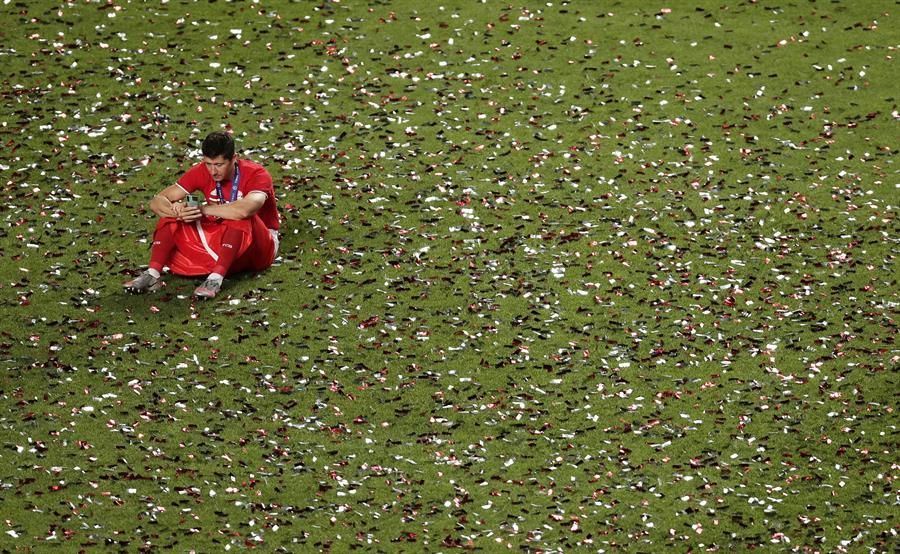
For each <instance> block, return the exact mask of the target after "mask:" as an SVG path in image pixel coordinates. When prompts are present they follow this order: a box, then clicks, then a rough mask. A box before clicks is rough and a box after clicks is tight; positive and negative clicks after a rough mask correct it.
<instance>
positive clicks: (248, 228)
mask: <svg viewBox="0 0 900 554" xmlns="http://www.w3.org/2000/svg"><path fill="white" fill-rule="evenodd" d="M163 225H174V226H175V229H173V231H174V235H175V251H174V253H173V254H172V257H171V259H170V260H169V263H168V266H169V270H170V271H171V272H172V273H175V274H176V275H188V276H193V275H207V274H209V273H211V272H212V270H213V267H215V265H216V261H218V259H219V256H218V254H217V252H219V251H220V250H221V248H222V235H224V234H225V229H227V228H229V227H232V228H237V229H240V230H241V231H243V232H244V239H243V241H242V242H241V245H240V248H239V249H238V254H237V257H236V258H235V260H234V263H233V264H232V265H231V268H230V269H229V270H228V273H229V274H233V273H239V272H241V271H261V270H263V269H266V268H268V267H269V266H271V265H272V262H273V261H275V256H276V255H277V254H278V234H277V233H276V232H275V231H272V230H270V229H269V228H268V227H266V226H265V224H264V223H263V222H262V220H261V219H260V218H259V216H256V215H254V216H253V217H251V218H250V219H243V220H237V221H236V220H231V219H224V220H216V219H212V218H202V219H200V220H198V221H195V222H193V223H183V222H180V221H178V220H176V219H173V218H168V217H164V218H161V219H160V220H159V222H158V223H157V225H156V228H157V229H159V228H160V227H161V226H163Z"/></svg>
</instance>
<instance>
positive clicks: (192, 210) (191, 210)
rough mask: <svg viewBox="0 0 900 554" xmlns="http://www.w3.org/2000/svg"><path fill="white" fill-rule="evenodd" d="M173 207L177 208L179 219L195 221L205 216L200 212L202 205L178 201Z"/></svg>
mask: <svg viewBox="0 0 900 554" xmlns="http://www.w3.org/2000/svg"><path fill="white" fill-rule="evenodd" d="M172 207H173V209H174V210H175V215H176V219H178V221H184V222H185V223H193V222H194V221H197V220H198V219H200V218H201V217H202V216H203V214H202V213H201V212H200V206H188V205H186V204H184V203H183V202H176V203H175V204H173V205H172Z"/></svg>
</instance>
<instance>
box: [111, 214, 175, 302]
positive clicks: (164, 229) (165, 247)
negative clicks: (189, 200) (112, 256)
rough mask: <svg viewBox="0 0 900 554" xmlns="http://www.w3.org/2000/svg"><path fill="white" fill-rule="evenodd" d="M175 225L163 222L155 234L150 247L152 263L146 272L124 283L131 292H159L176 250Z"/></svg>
mask: <svg viewBox="0 0 900 554" xmlns="http://www.w3.org/2000/svg"><path fill="white" fill-rule="evenodd" d="M175 225H176V224H175V223H174V222H171V221H163V220H161V221H160V222H159V224H158V225H157V227H156V231H154V233H153V244H152V246H151V247H150V263H149V264H148V267H147V269H146V270H144V271H143V272H142V273H141V274H140V275H138V276H137V277H135V278H134V279H132V280H130V281H127V282H125V283H123V286H124V287H125V289H127V290H128V291H129V292H134V293H142V292H151V291H154V290H157V289H158V288H159V287H160V286H162V283H161V282H160V280H159V278H160V275H161V274H162V269H163V267H165V266H166V263H167V262H168V260H169V258H170V257H171V255H172V251H173V250H174V248H175Z"/></svg>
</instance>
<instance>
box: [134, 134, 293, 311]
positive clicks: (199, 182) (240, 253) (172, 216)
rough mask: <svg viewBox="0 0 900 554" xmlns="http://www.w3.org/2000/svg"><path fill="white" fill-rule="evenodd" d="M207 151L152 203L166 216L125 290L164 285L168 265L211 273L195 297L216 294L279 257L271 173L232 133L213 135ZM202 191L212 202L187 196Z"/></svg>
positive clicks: (175, 270) (184, 270) (190, 272)
mask: <svg viewBox="0 0 900 554" xmlns="http://www.w3.org/2000/svg"><path fill="white" fill-rule="evenodd" d="M201 150H202V153H203V161H202V162H201V163H198V164H197V165H195V166H193V167H191V168H190V169H189V170H187V172H185V173H184V175H182V176H181V178H180V179H178V182H177V183H176V184H174V185H170V186H169V187H166V188H165V189H163V190H162V191H161V192H159V193H158V194H157V195H156V196H154V197H153V199H152V200H150V209H151V210H153V212H154V213H155V214H156V215H158V216H159V220H158V222H157V224H156V230H155V231H154V234H153V245H152V247H151V249H150V264H149V266H148V268H147V269H146V270H145V271H144V272H143V273H141V274H140V275H138V276H137V277H136V278H134V279H132V280H130V281H128V282H126V283H124V287H125V289H126V290H128V291H130V292H134V293H142V292H148V291H153V290H156V289H158V288H159V287H160V286H162V285H163V283H162V282H161V281H160V275H161V274H162V272H163V268H165V267H168V268H169V270H170V271H171V272H172V273H174V274H176V275H185V276H199V275H206V280H205V281H204V282H203V284H202V285H200V286H199V287H197V288H196V290H194V296H196V297H198V298H213V297H215V296H216V294H218V292H219V290H220V289H221V288H222V281H223V279H224V278H225V276H226V275H230V274H234V273H238V272H241V271H261V270H263V269H266V268H268V267H269V266H271V265H272V262H273V261H274V260H275V256H276V255H277V253H278V227H279V214H278V209H277V207H276V205H275V190H274V188H273V186H272V177H271V176H270V175H269V173H268V172H267V171H266V170H265V168H263V167H262V166H261V165H259V164H257V163H254V162H252V161H250V160H244V159H240V158H238V156H237V155H236V154H235V151H234V139H232V137H231V135H229V134H228V133H224V132H214V133H211V134H210V135H209V136H207V137H206V139H204V141H203V145H202V147H201ZM196 192H202V193H203V196H204V197H205V198H206V201H205V203H201V204H199V205H198V204H197V203H194V202H186V201H185V200H186V199H191V198H192V196H188V195H192V194H193V193H196Z"/></svg>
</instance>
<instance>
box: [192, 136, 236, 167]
mask: <svg viewBox="0 0 900 554" xmlns="http://www.w3.org/2000/svg"><path fill="white" fill-rule="evenodd" d="M200 149H201V151H202V152H203V155H204V156H205V157H207V158H218V157H219V156H222V157H223V158H225V159H226V160H230V159H231V158H233V157H234V139H233V138H231V135H229V134H228V133H226V132H224V131H214V132H212V133H210V134H208V135H207V136H206V138H205V139H203V145H202V146H201V147H200Z"/></svg>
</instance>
